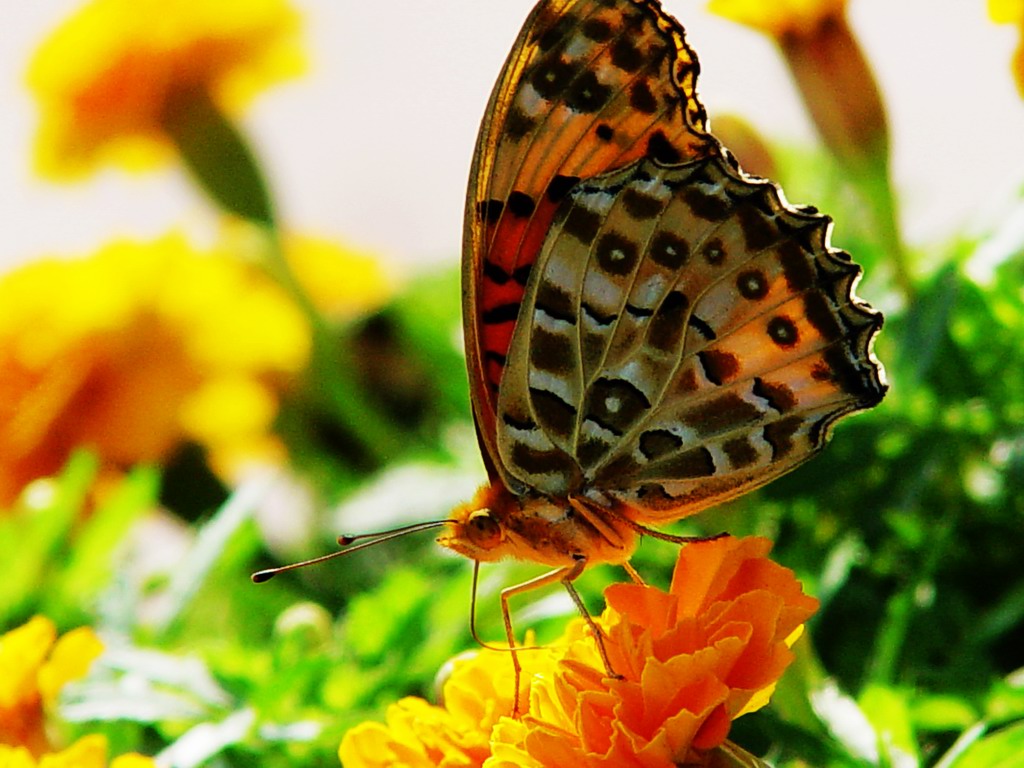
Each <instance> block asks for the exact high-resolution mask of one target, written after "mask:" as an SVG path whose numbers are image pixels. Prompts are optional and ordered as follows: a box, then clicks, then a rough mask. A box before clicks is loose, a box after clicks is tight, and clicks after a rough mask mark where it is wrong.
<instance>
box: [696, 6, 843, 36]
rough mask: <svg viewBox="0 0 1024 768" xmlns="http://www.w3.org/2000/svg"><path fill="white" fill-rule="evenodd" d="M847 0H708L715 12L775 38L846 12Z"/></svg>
mask: <svg viewBox="0 0 1024 768" xmlns="http://www.w3.org/2000/svg"><path fill="white" fill-rule="evenodd" d="M846 3H847V0H776V2H765V1H764V0H708V10H709V11H710V12H711V13H714V14H717V15H719V16H722V17H723V18H726V19H730V20H732V21H735V22H737V23H739V24H745V25H747V26H748V27H753V28H754V29H757V30H760V31H761V32H765V33H767V34H768V35H771V36H772V37H775V38H782V37H785V36H787V35H800V36H804V35H808V34H811V33H813V32H814V31H815V29H816V28H817V27H819V26H820V25H821V24H822V22H823V21H824V20H826V19H829V18H835V17H839V16H842V15H843V13H844V12H845V10H846Z"/></svg>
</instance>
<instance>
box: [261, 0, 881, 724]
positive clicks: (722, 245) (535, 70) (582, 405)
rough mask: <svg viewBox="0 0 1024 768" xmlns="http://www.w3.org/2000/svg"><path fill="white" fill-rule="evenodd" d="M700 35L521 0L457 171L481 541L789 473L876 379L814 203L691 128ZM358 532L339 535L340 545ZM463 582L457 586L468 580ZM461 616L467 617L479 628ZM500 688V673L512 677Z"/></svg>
mask: <svg viewBox="0 0 1024 768" xmlns="http://www.w3.org/2000/svg"><path fill="white" fill-rule="evenodd" d="M698 69H699V67H698V63H697V58H696V55H695V54H694V52H693V51H692V49H691V48H690V47H689V46H688V45H687V42H686V38H685V33H684V30H683V28H682V26H681V25H680V24H679V22H677V21H676V20H675V19H674V18H673V17H671V16H670V15H668V14H667V13H666V12H665V11H664V10H663V9H662V8H661V5H660V3H659V2H658V1H657V0H540V2H538V4H537V5H536V7H535V8H534V9H533V11H532V12H531V14H530V16H529V17H528V18H527V20H526V23H525V25H524V26H523V29H522V31H521V32H520V33H519V36H518V38H517V39H516V41H515V44H514V45H513V48H512V51H511V53H510V54H509V56H508V59H507V60H506V62H505V65H504V68H503V70H502V72H501V75H500V76H499V79H498V82H497V84H496V86H495V88H494V91H493V93H492V95H491V99H490V102H489V104H488V105H487V109H486V113H485V117H484V120H483V124H482V126H481V129H480V134H479V138H478V141H477V146H476V152H475V155H474V159H473V164H472V170H471V173H470V182H469V192H468V195H467V201H466V214H465V224H464V248H463V319H464V335H465V344H466V359H467V367H468V373H469V383H470V391H471V395H472V402H473V415H474V419H475V423H476V429H477V435H478V438H479V443H480V447H481V452H482V455H483V459H484V464H485V466H486V469H487V474H488V481H487V483H486V484H485V485H484V486H483V487H482V488H480V490H479V491H478V492H477V494H476V496H475V497H474V498H473V500H472V501H470V502H469V503H467V504H465V505H463V506H461V507H459V508H457V509H456V510H455V511H454V512H453V513H452V515H451V518H450V519H449V520H446V521H434V522H428V523H420V524H417V525H412V526H408V527H406V528H402V529H397V530H395V531H392V532H387V533H385V534H381V535H378V536H376V537H375V538H374V539H373V540H372V541H370V542H367V543H364V544H362V545H359V546H356V547H351V548H348V549H345V550H343V551H342V552H335V553H332V554H330V555H325V556H323V557H320V558H316V559H314V560H312V561H308V562H307V563H297V564H294V565H290V566H284V567H281V568H276V569H269V570H267V571H261V572H259V573H257V574H254V576H253V579H254V580H256V581H265V580H266V579H268V578H270V577H272V576H273V575H275V574H276V573H280V572H282V571H285V570H290V569H292V568H295V567H300V566H302V565H305V564H308V563H310V562H320V561H322V560H325V559H328V558H331V557H335V556H337V555H339V554H346V553H350V552H353V551H356V550H357V549H360V548H362V547H366V546H373V545H375V544H378V543H380V542H381V541H384V540H387V539H389V538H391V537H392V536H398V535H403V534H405V533H408V532H411V531H414V530H423V529H426V528H432V527H437V526H440V525H444V526H445V530H444V532H443V534H442V535H441V536H440V537H439V538H438V542H439V543H440V544H441V545H443V546H445V547H448V548H449V549H451V550H454V551H455V552H458V553H460V554H462V555H465V556H466V557H468V558H471V559H472V560H474V561H476V565H477V567H479V564H480V563H481V562H491V561H496V560H501V559H504V558H514V559H519V560H526V561H532V562H536V563H539V564H543V565H547V566H550V567H551V568H552V570H550V571H549V572H548V573H545V574H543V575H541V576H539V577H537V578H536V579H533V580H531V581H529V582H526V583H525V584H521V585H518V586H515V587H510V588H508V589H506V590H504V591H503V592H502V612H503V616H504V619H505V629H506V633H507V636H508V641H509V649H510V650H512V652H513V654H512V659H513V664H514V666H515V668H516V673H517V683H516V691H517V692H518V689H519V685H518V673H519V669H520V668H519V663H518V660H517V659H516V656H515V640H514V635H513V632H512V626H511V621H510V618H509V612H508V598H509V597H511V596H512V595H514V594H517V593H519V592H522V591H525V590H528V589H533V588H536V587H538V586H541V585H543V584H549V583H554V582H556V581H561V582H562V583H563V584H564V586H565V587H566V589H567V590H568V592H569V594H570V596H571V597H572V598H573V600H574V601H575V602H576V605H577V607H579V608H580V610H581V613H582V614H583V616H584V618H587V619H589V620H590V626H591V629H592V630H593V632H594V635H595V638H596V640H597V643H598V649H599V650H600V652H601V655H602V657H603V659H604V662H605V666H606V667H607V669H608V671H609V674H613V671H612V670H611V665H610V664H609V663H608V658H607V655H606V653H605V651H604V648H603V644H602V642H601V638H600V633H599V632H598V631H597V626H596V624H595V623H594V622H593V620H592V619H590V618H589V614H588V613H587V611H586V609H585V607H584V605H583V603H582V601H581V600H580V598H579V595H578V594H577V593H576V591H575V589H574V588H573V586H572V582H573V580H575V579H576V578H577V577H578V576H579V575H580V574H581V573H582V572H583V571H584V570H585V569H586V568H587V567H589V566H591V565H594V564H596V563H614V564H620V565H622V566H623V567H624V568H625V569H626V570H627V572H628V573H629V574H630V576H632V577H633V578H634V579H635V580H640V576H639V574H637V573H636V572H635V571H634V570H633V569H632V568H631V567H630V566H629V559H630V556H631V555H632V553H633V552H634V550H635V548H636V545H637V540H638V538H639V536H641V535H649V536H653V537H657V538H663V539H668V540H670V541H686V540H687V538H686V537H678V536H672V535H669V534H666V533H663V532H661V531H659V530H657V526H660V525H663V524H666V523H669V522H671V521H675V520H678V519H680V518H683V517H686V516H689V515H692V514H694V513H696V512H699V511H701V510H703V509H705V508H707V507H709V506H712V505H714V504H718V503H720V502H723V501H726V500H728V499H731V498H733V497H735V496H738V495H739V494H742V493H745V492H747V491H749V490H751V489H754V488H757V487H758V486H760V485H763V484H764V483H766V482H768V481H769V480H772V479H773V478H775V477H778V476H779V475H781V474H783V473H785V472H788V471H789V470H791V469H793V468H794V467H796V466H798V465H799V464H801V463H803V462H804V461H806V460H807V459H809V458H811V457H812V456H813V455H814V454H816V453H817V452H818V451H820V450H821V449H822V448H823V447H824V445H825V442H826V440H827V438H828V436H829V432H830V429H831V427H832V425H833V424H834V423H835V422H836V420H838V419H839V418H841V417H842V416H844V415H847V414H849V413H852V412H854V411H857V410H861V409H865V408H870V407H872V406H874V405H876V404H877V403H878V402H879V401H880V400H881V399H882V397H883V396H884V394H885V391H886V384H885V382H884V375H883V372H882V368H881V365H880V364H879V363H878V362H877V361H876V360H875V358H874V357H873V354H872V343H873V339H874V337H875V334H876V333H877V331H878V330H879V328H880V327H881V324H882V316H881V314H880V313H878V312H876V311H875V310H873V309H872V308H871V307H870V306H868V305H867V304H866V303H864V302H863V301H861V300H860V299H858V298H857V297H856V296H855V295H854V287H855V284H856V282H857V280H858V279H859V277H860V274H861V269H860V267H859V266H858V265H857V264H855V263H854V262H853V261H851V259H850V257H849V256H848V255H847V254H846V253H844V252H843V251H839V250H836V249H833V248H832V247H831V246H830V245H829V233H830V229H831V225H832V222H831V219H830V218H829V217H827V216H824V215H822V214H820V213H818V212H817V211H816V210H815V209H813V208H809V207H794V206H791V205H789V204H788V203H787V202H786V201H785V199H784V198H783V196H782V193H781V191H780V190H779V188H778V187H777V186H776V185H775V184H773V183H772V182H770V181H766V180H764V179H759V178H755V177H752V176H749V175H747V174H745V173H744V172H743V171H742V170H741V169H740V167H739V165H738V164H737V162H736V160H735V159H734V158H733V156H732V155H731V154H730V153H729V151H728V150H727V149H726V148H725V147H723V146H722V144H721V143H720V142H719V141H718V139H716V138H715V137H714V136H713V135H712V134H711V133H710V132H709V130H708V119H707V115H706V113H705V110H704V108H703V107H702V105H701V103H700V101H699V100H698V98H697V92H696V81H697V73H698ZM358 538H364V537H362V536H343V537H340V538H339V543H341V544H342V545H345V546H348V545H349V544H351V543H352V542H354V541H355V540H356V539H358ZM474 594H475V590H474ZM474 634H475V630H474ZM516 706H517V707H518V693H517V697H516Z"/></svg>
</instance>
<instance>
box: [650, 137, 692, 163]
mask: <svg viewBox="0 0 1024 768" xmlns="http://www.w3.org/2000/svg"><path fill="white" fill-rule="evenodd" d="M647 156H648V157H650V158H651V159H652V160H657V161H658V162H659V163H661V164H663V165H675V164H676V163H679V162H681V161H682V159H683V158H682V155H680V154H679V150H678V149H676V148H675V147H673V146H672V142H670V141H669V140H668V138H667V137H666V136H665V133H664V131H660V130H658V131H655V132H654V133H653V134H651V138H649V139H648V140H647Z"/></svg>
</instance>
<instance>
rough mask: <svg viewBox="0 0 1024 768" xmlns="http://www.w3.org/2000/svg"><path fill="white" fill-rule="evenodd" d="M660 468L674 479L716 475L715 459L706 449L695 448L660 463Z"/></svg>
mask: <svg viewBox="0 0 1024 768" xmlns="http://www.w3.org/2000/svg"><path fill="white" fill-rule="evenodd" d="M658 468H659V469H660V470H661V471H663V472H665V473H666V474H671V475H672V476H673V477H676V478H679V479H684V478H690V477H711V476H712V475H714V474H715V471H716V470H715V457H714V456H712V455H711V451H709V450H708V449H707V448H705V447H701V448H693V449H691V450H689V451H686V453H681V454H678V455H676V456H673V457H671V458H669V459H666V460H664V461H662V462H659V466H658Z"/></svg>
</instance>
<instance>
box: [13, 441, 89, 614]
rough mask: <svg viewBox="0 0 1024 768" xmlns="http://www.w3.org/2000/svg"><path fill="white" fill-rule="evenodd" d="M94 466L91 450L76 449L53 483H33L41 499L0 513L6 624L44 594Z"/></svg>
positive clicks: (80, 507)
mask: <svg viewBox="0 0 1024 768" xmlns="http://www.w3.org/2000/svg"><path fill="white" fill-rule="evenodd" d="M97 467H98V462H97V460H96V458H95V457H94V456H93V455H92V454H89V453H87V452H84V451H82V452H77V453H75V454H74V455H72V457H71V458H70V459H69V460H68V463H67V465H66V466H65V467H64V470H63V472H61V474H60V476H59V477H58V478H57V479H56V481H55V482H54V483H52V484H51V483H50V482H49V481H41V484H40V485H39V486H38V487H39V488H40V489H41V490H44V491H47V492H48V497H47V498H46V499H45V501H43V503H41V504H40V505H39V506H37V507H33V508H26V509H24V510H19V511H16V512H15V513H14V514H12V515H10V516H8V517H0V562H2V563H3V564H4V582H3V589H0V621H2V622H4V623H8V622H9V621H10V620H12V619H13V618H14V617H15V616H17V615H18V614H23V613H26V612H30V611H32V610H33V606H32V604H33V602H34V601H35V600H37V599H39V597H41V596H42V595H43V594H44V592H43V584H44V582H45V581H46V577H47V575H48V574H51V573H52V572H53V568H54V564H55V563H57V564H59V563H61V562H62V558H61V557H60V556H59V554H58V553H59V552H60V550H61V549H62V548H63V547H64V546H65V545H66V544H67V542H68V538H69V536H70V532H71V528H72V525H73V524H74V522H75V521H76V520H77V519H78V518H79V517H80V516H81V515H82V510H83V508H84V506H85V498H86V495H87V494H88V492H89V488H90V487H91V486H92V482H93V480H94V479H95V477H96V470H97Z"/></svg>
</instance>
